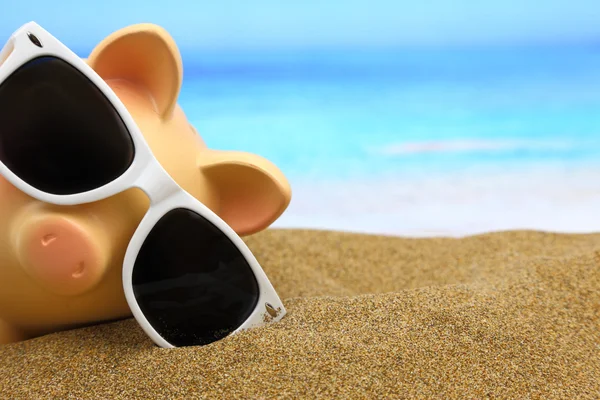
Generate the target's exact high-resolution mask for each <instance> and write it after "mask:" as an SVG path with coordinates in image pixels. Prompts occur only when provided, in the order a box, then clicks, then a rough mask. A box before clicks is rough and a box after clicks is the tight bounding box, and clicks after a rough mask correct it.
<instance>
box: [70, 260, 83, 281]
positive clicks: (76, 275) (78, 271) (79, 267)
mask: <svg viewBox="0 0 600 400" xmlns="http://www.w3.org/2000/svg"><path fill="white" fill-rule="evenodd" d="M84 269H85V262H83V261H81V262H80V263H79V264H78V265H77V269H76V270H75V272H73V273H72V274H71V276H72V277H73V278H79V277H80V276H81V275H83V270H84Z"/></svg>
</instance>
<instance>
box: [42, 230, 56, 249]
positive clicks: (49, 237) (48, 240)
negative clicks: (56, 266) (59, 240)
mask: <svg viewBox="0 0 600 400" xmlns="http://www.w3.org/2000/svg"><path fill="white" fill-rule="evenodd" d="M55 240H56V235H55V234H53V233H49V234H47V235H45V236H44V237H43V238H42V246H44V247H46V246H48V245H49V244H50V243H52V242H54V241H55Z"/></svg>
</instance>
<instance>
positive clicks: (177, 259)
mask: <svg viewBox="0 0 600 400" xmlns="http://www.w3.org/2000/svg"><path fill="white" fill-rule="evenodd" d="M132 282H133V292H134V294H135V297H136V300H137V303H138V305H139V307H140V308H141V310H142V312H143V313H144V316H145V317H146V319H147V320H148V322H149V323H150V325H152V327H153V328H154V330H155V331H156V332H157V333H158V334H159V335H161V336H162V337H163V338H164V339H165V340H166V341H168V342H169V343H171V344H172V345H174V346H177V347H180V346H194V345H205V344H209V343H212V342H214V341H217V340H219V339H222V338H224V337H225V336H227V335H229V334H230V333H231V332H233V331H234V330H236V329H237V328H238V327H239V326H240V325H242V323H243V322H244V321H245V320H246V319H247V318H248V317H249V316H250V314H251V313H252V311H253V310H254V308H255V307H256V303H257V302H258V296H259V288H258V283H257V281H256V278H255V276H254V273H253V272H252V269H251V268H250V265H249V264H248V261H246V259H245V257H244V256H243V255H242V254H241V253H240V250H239V249H238V248H237V247H236V246H235V245H234V244H233V243H232V242H231V241H230V240H229V238H228V237H227V236H226V235H225V234H224V233H223V232H221V230H220V229H218V228H217V227H215V226H214V225H213V224H212V223H210V222H209V221H207V220H206V219H205V218H204V217H202V216H200V215H198V214H197V213H195V212H193V211H190V210H187V209H181V208H179V209H175V210H172V211H170V212H169V213H167V214H165V215H164V216H163V217H162V218H161V219H160V220H159V221H158V223H157V224H156V225H155V226H154V228H153V229H152V231H151V232H150V234H149V235H148V237H147V238H146V240H145V241H144V244H143V245H142V247H141V249H140V252H139V254H138V256H137V259H136V261H135V264H134V267H133V276H132Z"/></svg>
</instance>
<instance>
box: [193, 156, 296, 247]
mask: <svg viewBox="0 0 600 400" xmlns="http://www.w3.org/2000/svg"><path fill="white" fill-rule="evenodd" d="M199 164H200V169H201V171H202V173H203V174H204V175H205V176H206V177H207V178H208V180H209V181H210V182H211V184H212V185H213V187H215V188H216V190H217V192H218V194H219V199H220V201H219V209H218V210H217V211H218V214H219V216H220V217H221V218H222V219H223V220H224V221H225V222H227V224H228V225H229V226H231V227H232V228H233V230H234V231H236V232H237V233H238V235H241V236H243V235H250V234H253V233H256V232H258V231H261V230H263V229H266V228H267V227H268V226H269V225H271V224H272V223H273V222H274V221H275V220H276V219H277V218H279V216H280V215H281V214H282V213H283V212H284V211H285V209H286V208H287V206H288V205H289V203H290V199H291V188H290V185H289V183H288V181H287V179H286V178H285V176H284V175H283V173H282V172H281V171H280V170H279V168H277V167H276V166H275V165H273V164H272V163H271V162H270V161H268V160H266V159H264V158H262V157H260V156H258V155H255V154H251V153H245V152H238V151H221V150H213V149H205V150H203V151H202V152H201V154H200V156H199Z"/></svg>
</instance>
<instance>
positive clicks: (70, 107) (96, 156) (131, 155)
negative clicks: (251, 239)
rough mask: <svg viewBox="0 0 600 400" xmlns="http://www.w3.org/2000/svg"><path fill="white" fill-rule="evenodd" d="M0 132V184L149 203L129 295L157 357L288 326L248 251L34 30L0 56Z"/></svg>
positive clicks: (136, 242)
mask: <svg viewBox="0 0 600 400" xmlns="http://www.w3.org/2000/svg"><path fill="white" fill-rule="evenodd" d="M0 120H1V121H2V128H1V130H0V174H2V175H3V176H4V178H5V179H6V180H8V181H9V182H10V183H11V184H12V185H14V186H15V187H16V188H18V189H20V190H21V191H23V192H24V193H26V194H27V195H29V196H31V197H33V198H36V199H37V200H39V201H42V202H47V203H52V204H56V205H75V204H83V203H88V202H94V201H98V200H102V199H104V198H107V197H110V196H113V195H115V194H117V193H120V192H123V191H125V190H128V189H130V188H139V189H141V190H142V191H143V192H144V193H145V194H146V195H147V196H148V198H149V199H150V207H149V209H148V211H147V213H146V214H145V215H144V217H143V219H142V220H141V222H140V224H139V226H138V227H137V229H136V230H135V233H134V234H133V236H132V238H131V240H130V242H129V245H128V247H127V251H126V253H125V258H124V262H123V289H124V292H125V297H126V299H127V302H128V305H129V307H130V309H131V311H132V314H133V316H134V318H135V319H136V321H137V322H138V323H139V325H140V326H141V328H142V329H143V330H144V332H145V333H146V334H147V335H148V336H149V337H150V338H151V339H152V340H153V341H154V343H155V344H156V345H158V346H160V347H164V348H172V347H180V346H195V345H206V344H209V343H212V342H215V341H217V340H220V339H223V338H224V337H226V336H228V335H230V334H234V333H237V332H239V331H241V330H244V329H249V328H252V327H258V326H261V325H264V324H266V323H268V322H276V321H279V320H280V319H281V318H283V316H284V315H285V314H286V310H285V308H284V306H283V304H282V302H281V300H280V298H279V296H278V295H277V293H276V292H275V289H274V288H273V286H272V284H271V283H270V282H269V279H268V278H267V276H266V275H265V273H264V271H263V270H262V268H261V266H260V265H259V263H258V261H257V260H256V258H255V257H254V255H253V254H252V252H251V251H250V250H249V249H248V247H247V246H246V244H245V243H244V241H243V240H242V239H241V238H240V237H239V236H238V235H237V234H236V233H235V231H234V230H233V229H232V228H231V227H230V226H229V225H227V224H226V223H225V222H224V221H223V220H222V219H221V218H219V217H218V216H217V215H216V214H215V213H214V212H212V211H211V210H210V209H209V208H207V207H206V206H205V205H203V204H202V203H201V202H199V201H198V200H196V199H195V198H194V197H193V196H192V195H190V194H189V193H187V192H186V191H184V190H183V189H182V188H181V187H180V186H179V185H178V184H177V183H176V182H175V181H174V180H173V179H172V178H171V176H170V175H169V174H168V173H167V172H166V170H165V169H164V168H163V167H162V166H161V164H160V163H159V162H158V160H157V159H156V158H155V157H154V155H153V154H152V152H151V150H150V147H149V145H148V144H147V142H146V141H145V139H144V136H143V135H142V133H141V131H140V129H139V128H138V126H136V123H135V122H134V120H133V118H132V117H131V115H130V114H129V113H128V111H127V109H126V108H125V106H124V105H123V103H122V102H121V101H120V99H119V98H118V97H117V96H116V95H115V94H114V92H113V91H112V90H111V89H110V87H109V86H108V85H107V83H106V82H105V81H104V80H103V79H102V78H100V76H99V75H98V74H97V73H96V72H95V71H94V70H93V69H92V68H91V67H90V66H89V65H87V64H86V63H85V62H84V61H83V60H82V59H81V58H79V57H78V56H77V55H76V54H75V53H73V52H72V51H71V50H69V49H68V48H67V47H66V46H65V45H63V44H62V43H61V42H60V41H58V40H57V39H56V38H54V37H53V36H52V35H51V34H50V33H48V32H47V31H46V30H44V29H43V28H42V27H40V26H39V25H38V24H36V23H35V22H30V23H27V24H25V25H23V26H21V27H20V28H19V29H18V30H16V31H15V32H14V33H13V34H12V35H11V37H10V39H9V40H8V42H7V43H6V45H5V46H4V47H3V48H2V50H1V51H0ZM81 132H85V134H84V135H83V134H81Z"/></svg>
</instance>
